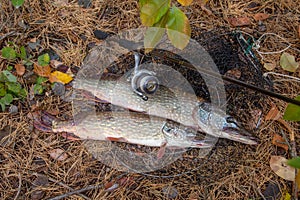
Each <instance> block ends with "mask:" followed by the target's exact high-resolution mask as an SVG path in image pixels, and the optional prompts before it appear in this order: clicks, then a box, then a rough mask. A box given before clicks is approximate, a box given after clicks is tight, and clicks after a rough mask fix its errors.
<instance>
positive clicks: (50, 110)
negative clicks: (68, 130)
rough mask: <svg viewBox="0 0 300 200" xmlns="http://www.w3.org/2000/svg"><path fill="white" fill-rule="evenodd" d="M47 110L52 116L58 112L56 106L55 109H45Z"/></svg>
mask: <svg viewBox="0 0 300 200" xmlns="http://www.w3.org/2000/svg"><path fill="white" fill-rule="evenodd" d="M47 112H48V113H49V114H50V115H53V116H56V115H58V114H59V113H60V112H59V110H58V109H57V108H55V109H49V110H47Z"/></svg>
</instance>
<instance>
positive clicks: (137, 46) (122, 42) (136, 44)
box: [117, 39, 300, 106]
mask: <svg viewBox="0 0 300 200" xmlns="http://www.w3.org/2000/svg"><path fill="white" fill-rule="evenodd" d="M117 42H118V43H119V44H120V45H121V46H123V47H125V48H127V49H140V50H142V49H143V42H133V41H129V40H125V39H119V40H117ZM139 53H140V54H142V55H144V56H149V54H150V55H153V56H156V57H158V58H160V59H161V60H165V59H166V60H169V61H171V62H173V63H176V64H178V65H182V66H185V67H188V68H190V69H195V67H194V66H193V65H192V64H190V63H188V62H185V61H183V60H178V59H176V58H172V57H170V56H168V55H166V54H162V53H160V52H158V51H154V50H153V51H151V52H150V53H149V54H147V55H146V54H145V53H142V52H141V51H140V52H139ZM199 70H200V71H201V72H202V73H204V74H206V75H209V76H212V77H214V78H218V77H220V76H221V78H222V80H225V81H228V82H231V83H234V84H236V85H239V86H242V87H245V88H249V89H251V90H254V91H257V92H260V93H262V94H265V95H267V96H270V97H274V98H276V99H279V100H282V101H285V102H287V103H292V104H295V105H298V106H300V101H298V100H296V99H292V98H289V97H286V96H283V95H281V94H279V93H276V92H272V91H269V90H266V89H264V88H260V87H257V86H255V85H252V84H249V83H246V82H243V81H240V80H237V79H234V78H231V77H228V76H224V75H222V74H219V73H216V72H212V71H209V70H207V69H205V68H199Z"/></svg>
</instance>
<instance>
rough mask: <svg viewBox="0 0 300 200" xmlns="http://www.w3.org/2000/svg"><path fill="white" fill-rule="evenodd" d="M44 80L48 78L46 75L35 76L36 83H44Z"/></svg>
mask: <svg viewBox="0 0 300 200" xmlns="http://www.w3.org/2000/svg"><path fill="white" fill-rule="evenodd" d="M46 81H48V79H47V78H46V77H41V76H39V77H37V79H36V84H42V83H44V82H46Z"/></svg>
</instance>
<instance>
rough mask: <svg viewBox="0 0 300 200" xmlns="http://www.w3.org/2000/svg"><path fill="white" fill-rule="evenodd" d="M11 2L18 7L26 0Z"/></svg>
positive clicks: (13, 0)
mask: <svg viewBox="0 0 300 200" xmlns="http://www.w3.org/2000/svg"><path fill="white" fill-rule="evenodd" d="M11 2H12V4H13V6H14V7H15V8H17V9H18V8H19V7H21V6H22V5H23V4H24V0H11Z"/></svg>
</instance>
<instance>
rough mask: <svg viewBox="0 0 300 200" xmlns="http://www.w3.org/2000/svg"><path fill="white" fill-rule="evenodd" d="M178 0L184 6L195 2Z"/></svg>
mask: <svg viewBox="0 0 300 200" xmlns="http://www.w3.org/2000/svg"><path fill="white" fill-rule="evenodd" d="M177 1H178V2H179V3H180V4H181V5H183V6H188V5H190V4H191V3H192V2H193V0H177Z"/></svg>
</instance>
